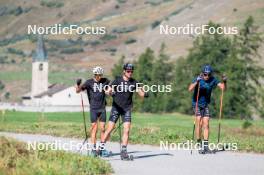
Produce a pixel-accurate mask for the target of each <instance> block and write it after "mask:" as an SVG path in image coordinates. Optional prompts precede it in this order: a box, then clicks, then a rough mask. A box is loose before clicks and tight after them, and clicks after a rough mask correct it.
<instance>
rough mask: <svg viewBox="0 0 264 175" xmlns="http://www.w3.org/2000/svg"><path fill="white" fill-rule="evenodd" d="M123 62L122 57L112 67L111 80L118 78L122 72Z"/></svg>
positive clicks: (123, 57)
mask: <svg viewBox="0 0 264 175" xmlns="http://www.w3.org/2000/svg"><path fill="white" fill-rule="evenodd" d="M124 61H125V56H122V57H121V58H120V59H119V60H118V62H117V63H116V64H114V67H113V68H112V70H111V72H112V77H113V78H115V77H117V76H120V74H121V73H122V72H123V65H124Z"/></svg>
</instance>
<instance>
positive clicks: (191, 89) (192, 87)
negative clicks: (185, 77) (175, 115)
mask: <svg viewBox="0 0 264 175" xmlns="http://www.w3.org/2000/svg"><path fill="white" fill-rule="evenodd" d="M196 85H197V81H196V82H194V83H191V84H190V85H189V88H188V90H189V92H192V91H193V90H194V88H195V86H196Z"/></svg>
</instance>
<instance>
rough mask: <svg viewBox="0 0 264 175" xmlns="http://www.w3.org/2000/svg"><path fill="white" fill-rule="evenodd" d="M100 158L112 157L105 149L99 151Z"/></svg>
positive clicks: (110, 152)
mask: <svg viewBox="0 0 264 175" xmlns="http://www.w3.org/2000/svg"><path fill="white" fill-rule="evenodd" d="M99 156H100V157H110V156H112V151H107V150H106V149H102V150H99Z"/></svg>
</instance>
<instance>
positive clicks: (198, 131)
mask: <svg viewBox="0 0 264 175" xmlns="http://www.w3.org/2000/svg"><path fill="white" fill-rule="evenodd" d="M201 118H202V117H201V116H197V117H196V119H195V135H196V139H197V140H198V139H201V123H202V122H201Z"/></svg>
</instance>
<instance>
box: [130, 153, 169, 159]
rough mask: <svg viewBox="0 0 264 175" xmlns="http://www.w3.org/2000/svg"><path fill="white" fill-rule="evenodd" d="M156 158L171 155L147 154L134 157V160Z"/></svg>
mask: <svg viewBox="0 0 264 175" xmlns="http://www.w3.org/2000/svg"><path fill="white" fill-rule="evenodd" d="M156 156H173V154H169V153H159V154H148V155H142V156H134V159H142V158H148V157H156Z"/></svg>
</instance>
